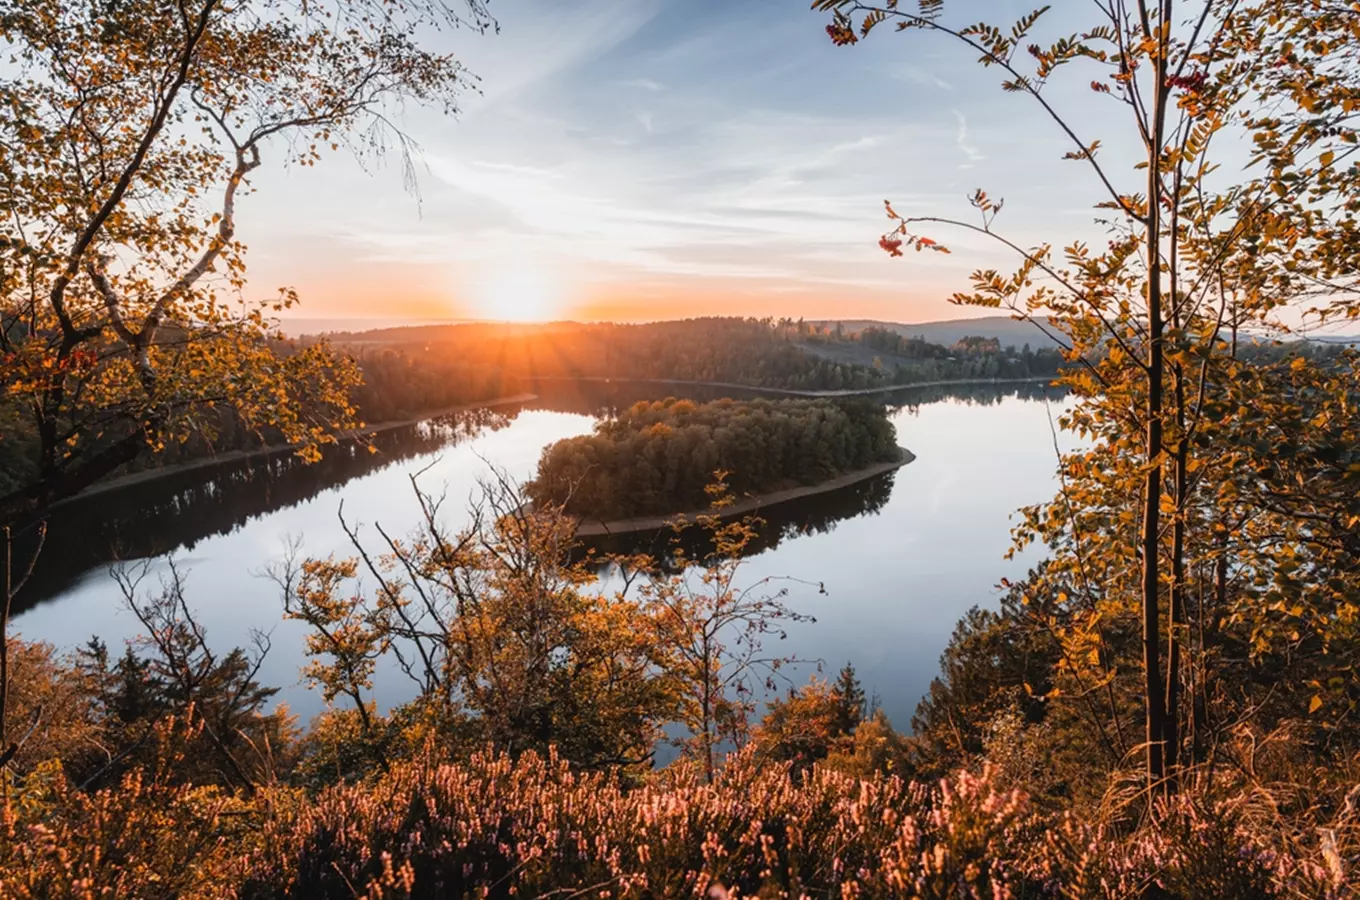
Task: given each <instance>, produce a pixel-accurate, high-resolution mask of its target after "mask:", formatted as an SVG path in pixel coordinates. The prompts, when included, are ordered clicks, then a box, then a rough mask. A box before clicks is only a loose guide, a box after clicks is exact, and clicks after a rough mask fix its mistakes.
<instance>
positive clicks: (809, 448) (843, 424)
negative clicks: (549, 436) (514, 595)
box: [527, 399, 899, 520]
mask: <svg viewBox="0 0 1360 900" xmlns="http://www.w3.org/2000/svg"><path fill="white" fill-rule="evenodd" d="M897 459H899V450H898V447H897V435H896V431H895V429H894V428H893V425H892V423H891V422H890V421H888V418H887V415H886V413H885V411H884V409H883V408H882V407H881V406H879V405H877V404H874V403H870V402H867V401H856V402H850V403H846V402H833V401H830V400H820V399H819V400H801V399H799V400H750V401H739V400H716V401H713V402H711V403H704V404H696V403H693V402H691V401H688V400H675V399H669V400H665V401H660V402H656V403H638V404H636V405H635V406H633V407H631V408H630V409H628V410H627V411H625V412H624V413H622V414H621V415H619V416H618V417H617V418H614V419H605V420H603V421H601V422H600V423H599V424H598V425H596V427H595V432H594V434H590V435H585V436H582V437H575V438H567V439H566V440H562V441H558V442H557V443H555V444H553V445H552V446H550V447H548V448H547V449H546V450H544V451H543V457H542V459H540V460H539V465H538V475H537V478H536V479H535V480H534V481H533V482H532V484H530V485H529V486H528V487H527V491H528V493H529V495H530V496H531V497H532V498H533V499H534V500H536V501H539V502H551V503H560V504H563V505H564V506H565V508H566V509H567V511H568V512H571V513H575V514H578V515H582V516H587V517H589V518H592V519H605V520H607V519H619V518H628V517H630V516H639V515H649V514H671V513H679V512H688V511H692V510H696V509H703V508H704V507H705V506H706V505H707V495H706V493H705V488H706V486H707V485H709V484H710V483H711V482H712V481H713V478H714V472H716V471H719V470H721V471H725V472H729V473H730V476H729V479H730V480H729V484H730V486H731V488H732V489H733V490H734V491H735V492H736V493H738V494H744V493H760V492H764V491H771V490H779V489H782V488H786V487H790V486H794V485H800V484H804V485H806V484H816V483H818V482H821V481H825V480H827V479H830V478H834V477H836V476H837V475H841V474H844V473H846V472H851V471H854V470H856V469H862V468H864V467H866V466H869V465H872V464H874V463H878V462H887V461H895V460H897Z"/></svg>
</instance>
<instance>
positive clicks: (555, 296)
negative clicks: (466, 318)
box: [471, 266, 565, 322]
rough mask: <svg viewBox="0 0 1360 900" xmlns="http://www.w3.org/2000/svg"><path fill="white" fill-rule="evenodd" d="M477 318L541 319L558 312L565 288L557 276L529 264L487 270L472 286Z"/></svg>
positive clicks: (554, 315)
mask: <svg viewBox="0 0 1360 900" xmlns="http://www.w3.org/2000/svg"><path fill="white" fill-rule="evenodd" d="M472 287H473V291H472V298H471V299H472V301H473V308H474V311H475V312H476V315H477V317H478V318H482V319H494V320H498V321H504V322H545V321H547V320H549V319H552V318H555V317H557V316H560V315H561V314H562V308H563V305H564V300H565V291H564V289H563V286H562V284H561V281H560V280H559V279H556V278H555V277H554V276H553V274H552V273H550V272H548V271H545V270H544V269H540V268H535V267H532V266H506V267H504V268H501V269H497V270H496V271H493V272H488V273H487V274H486V275H485V276H483V277H482V278H481V279H480V280H479V281H478V282H476V283H475V284H474V285H473V286H472Z"/></svg>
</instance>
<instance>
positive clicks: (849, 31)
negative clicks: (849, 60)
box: [826, 24, 859, 47]
mask: <svg viewBox="0 0 1360 900" xmlns="http://www.w3.org/2000/svg"><path fill="white" fill-rule="evenodd" d="M826 33H827V34H829V35H831V42H832V43H833V44H835V45H836V46H837V47H848V46H850V45H851V44H855V43H858V42H859V38H857V37H855V30H854V29H853V28H849V27H847V26H845V25H837V24H831V25H828V26H826Z"/></svg>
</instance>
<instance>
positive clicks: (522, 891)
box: [243, 753, 1037, 898]
mask: <svg viewBox="0 0 1360 900" xmlns="http://www.w3.org/2000/svg"><path fill="white" fill-rule="evenodd" d="M1030 827H1031V820H1030V819H1029V818H1027V815H1026V808H1025V803H1024V800H1023V798H1022V797H1021V796H1020V795H1019V794H1018V793H1007V794H1003V793H998V792H997V791H995V790H994V789H993V788H992V786H991V783H990V778H989V774H988V773H984V774H983V775H982V776H972V775H968V774H966V773H965V774H960V775H959V776H957V777H956V778H954V779H951V780H947V781H945V782H941V783H940V784H939V785H937V786H924V785H920V784H908V783H906V782H904V781H902V780H901V779H899V778H896V777H879V778H874V779H858V778H853V777H850V776H848V775H844V774H842V773H839V772H835V771H831V770H827V769H822V768H818V769H814V770H813V772H812V773H811V774H809V775H808V776H807V777H806V778H804V779H802V780H801V781H799V780H796V779H795V778H794V777H793V776H792V774H791V772H790V768H789V767H788V766H785V765H776V766H769V765H766V766H759V765H757V764H756V763H755V761H754V757H753V755H752V754H750V753H745V754H741V755H739V756H737V757H735V758H734V759H732V760H731V761H729V764H728V765H727V766H726V767H725V768H724V769H723V771H722V772H721V774H720V776H719V777H718V779H717V780H716V781H715V782H714V783H713V784H711V785H706V784H704V782H703V778H702V775H701V772H700V771H699V768H698V767H697V766H691V765H681V766H678V767H676V768H675V769H673V770H670V771H667V772H665V773H663V774H662V775H661V776H660V777H659V778H658V779H657V781H656V782H655V783H653V784H650V785H647V786H644V787H641V788H638V789H635V790H631V791H626V790H623V789H622V788H620V787H619V785H618V784H617V783H616V782H614V781H612V780H611V779H609V778H608V777H606V776H602V775H591V774H588V775H581V774H577V773H574V772H573V771H572V770H571V769H570V768H569V767H568V766H567V765H566V764H565V763H564V762H562V761H561V760H559V759H557V758H556V757H555V756H553V757H549V758H547V759H543V758H540V757H538V756H534V755H526V756H524V757H523V758H521V759H520V760H519V762H518V763H515V762H512V761H511V760H510V759H508V758H507V757H505V756H501V755H493V754H482V755H477V756H474V757H473V758H472V759H471V760H470V762H468V763H467V764H466V765H457V766H452V765H428V764H425V763H421V762H411V763H404V764H401V765H399V766H396V767H394V768H393V770H392V771H391V772H390V773H389V774H388V775H386V776H385V777H383V778H382V779H380V780H379V781H378V782H376V783H375V784H374V785H373V786H371V787H364V786H344V787H338V788H335V789H332V790H330V791H328V792H326V793H324V794H323V795H321V796H320V797H319V798H318V799H317V801H316V803H315V804H314V805H311V806H309V807H307V808H306V809H305V810H303V811H302V812H301V813H300V814H299V815H297V816H296V817H295V818H293V819H291V820H284V819H282V818H280V819H277V820H275V821H274V822H273V823H272V824H271V826H270V828H269V830H268V832H267V833H266V834H265V835H264V837H263V840H262V842H261V843H262V846H264V847H266V848H268V849H267V851H266V852H265V854H264V855H262V856H261V857H259V859H258V860H257V861H256V865H255V867H254V870H253V871H252V872H251V873H250V877H249V879H248V882H247V884H246V885H245V888H244V891H243V893H244V895H245V896H251V897H275V896H289V897H352V896H355V894H356V893H362V892H367V893H368V896H372V897H459V896H539V895H542V894H544V893H546V892H548V891H550V890H553V889H561V888H567V887H572V888H575V889H585V888H592V887H593V888H594V890H593V891H591V892H590V893H592V894H596V895H601V896H617V897H639V898H641V897H678V896H704V895H705V894H706V892H707V891H709V890H710V888H713V887H714V886H721V887H722V888H723V889H725V890H727V891H729V892H730V893H731V894H732V895H733V896H792V897H799V896H809V897H823V896H836V897H887V896H901V897H907V896H911V897H939V898H944V897H972V898H1003V897H1012V896H1020V894H1017V889H1018V886H1019V885H1020V884H1022V883H1023V875H1022V874H1021V873H1020V871H1019V869H1018V868H1017V867H1016V866H1015V865H1014V864H1013V863H1012V862H1011V860H1014V859H1015V858H1016V854H1015V853H1014V852H1013V848H1014V847H1016V846H1018V845H1020V844H1022V843H1026V842H1028V841H1031V840H1033V841H1035V842H1036V843H1037V836H1035V835H1030V836H1028V837H1026V836H1025V832H1026V830H1027V829H1028V828H1030ZM1022 839H1023V840H1022ZM1008 848H1012V849H1011V850H1008Z"/></svg>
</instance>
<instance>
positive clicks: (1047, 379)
mask: <svg viewBox="0 0 1360 900" xmlns="http://www.w3.org/2000/svg"><path fill="white" fill-rule="evenodd" d="M1057 377H1058V376H1057V375H1031V376H1029V377H1027V378H945V379H940V380H937V381H918V382H915V383H913V384H892V385H884V386H880V387H871V388H846V389H844V390H839V391H833V390H824V391H802V390H797V389H795V388H776V387H759V386H757V385H754V384H741V383H739V382H735V381H690V380H686V379H683V378H611V377H607V376H604V375H584V376H576V375H539V376H536V377H535V378H534V379H533V380H534V381H584V382H589V383H591V384H611V383H613V382H618V383H619V384H675V385H688V386H692V387H714V388H732V389H735V390H743V391H750V392H752V393H755V394H778V395H780V396H784V397H809V398H822V399H835V398H837V397H866V396H870V395H872V394H895V393H897V392H898V391H910V390H915V389H916V388H931V387H950V386H951V385H959V386H963V385H969V384H984V385H985V384H996V385H1004V384H1047V383H1051V382H1053V381H1054V380H1055V379H1056V378H1057Z"/></svg>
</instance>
